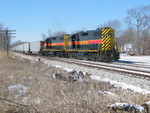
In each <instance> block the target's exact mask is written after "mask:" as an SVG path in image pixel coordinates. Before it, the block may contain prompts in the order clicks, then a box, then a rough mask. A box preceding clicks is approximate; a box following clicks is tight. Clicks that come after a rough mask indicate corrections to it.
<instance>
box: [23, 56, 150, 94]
mask: <svg viewBox="0 0 150 113" xmlns="http://www.w3.org/2000/svg"><path fill="white" fill-rule="evenodd" d="M24 58H28V57H27V56H26V57H24ZM28 59H32V60H33V57H29V58H28ZM37 59H38V58H37V57H36V58H35V60H34V61H37ZM121 60H124V61H132V62H137V63H138V62H143V63H145V64H146V62H147V63H149V64H150V56H140V57H137V56H125V55H121ZM41 61H43V62H44V63H46V64H48V67H49V66H53V67H55V68H61V69H64V70H66V71H68V72H69V71H72V70H76V71H82V72H84V73H88V74H89V75H91V78H93V79H94V80H102V81H107V82H110V83H111V84H113V85H115V86H121V87H122V88H123V89H130V90H133V91H134V92H137V93H140V94H150V81H149V80H145V79H140V78H134V77H130V76H127V75H124V74H120V73H116V72H112V71H106V70H102V69H96V68H89V67H86V66H80V65H76V64H71V63H64V62H60V61H54V60H46V59H41ZM135 86H136V87H135Z"/></svg>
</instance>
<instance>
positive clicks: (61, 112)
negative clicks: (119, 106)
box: [0, 58, 150, 113]
mask: <svg viewBox="0 0 150 113" xmlns="http://www.w3.org/2000/svg"><path fill="white" fill-rule="evenodd" d="M47 67H48V66H47V65H46V64H43V63H42V62H40V61H37V62H34V63H31V62H30V61H29V60H25V59H21V60H17V59H14V58H9V59H6V58H2V59H1V63H0V89H1V90H0V109H1V110H0V112H2V113H12V112H14V113H54V112H56V113H57V112H58V113H70V112H71V113H108V112H109V110H108V109H107V105H108V104H112V103H114V102H116V101H118V102H129V103H131V104H141V103H144V102H145V101H147V100H148V98H150V97H149V96H148V95H145V96H144V98H143V95H139V94H135V93H133V92H132V91H123V90H122V89H121V88H115V87H114V86H113V85H111V84H110V83H108V82H95V81H93V80H91V79H90V78H89V77H86V81H85V82H84V83H79V82H69V81H64V80H60V79H54V78H52V77H51V75H52V74H53V73H55V72H59V73H60V74H61V75H63V76H68V74H67V73H66V72H65V71H64V70H61V69H57V68H54V67H48V68H47ZM16 85H17V86H19V87H18V89H11V90H10V86H13V87H14V86H15V87H16ZM25 88H27V91H26V92H25V91H24V89H25ZM106 91H107V92H108V91H109V92H112V95H111V94H107V93H106Z"/></svg>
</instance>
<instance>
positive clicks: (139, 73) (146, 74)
mask: <svg viewBox="0 0 150 113" xmlns="http://www.w3.org/2000/svg"><path fill="white" fill-rule="evenodd" d="M50 59H51V60H57V61H61V62H66V63H73V64H77V65H83V66H87V67H92V68H98V69H104V70H108V71H114V72H119V73H123V74H126V75H128V76H134V77H140V78H145V79H148V80H150V70H149V71H143V70H138V69H130V68H127V67H126V68H124V67H119V66H115V65H108V64H105V63H101V62H91V61H85V60H76V59H67V58H50Z"/></svg>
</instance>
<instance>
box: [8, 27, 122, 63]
mask: <svg viewBox="0 0 150 113" xmlns="http://www.w3.org/2000/svg"><path fill="white" fill-rule="evenodd" d="M11 50H12V51H15V52H22V53H27V54H40V55H44V56H56V57H65V58H75V59H86V60H93V61H106V62H107V61H108V62H109V61H117V60H119V51H118V47H117V43H116V41H115V30H114V29H112V28H110V27H104V28H98V29H96V30H88V31H81V32H78V33H74V34H65V35H62V36H51V37H48V38H47V39H46V40H45V41H37V42H28V43H23V44H20V45H17V46H15V47H13V48H12V49H11Z"/></svg>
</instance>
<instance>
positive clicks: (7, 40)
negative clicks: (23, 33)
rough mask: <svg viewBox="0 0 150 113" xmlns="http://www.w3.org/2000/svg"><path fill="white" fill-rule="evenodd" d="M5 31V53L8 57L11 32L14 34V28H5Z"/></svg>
mask: <svg viewBox="0 0 150 113" xmlns="http://www.w3.org/2000/svg"><path fill="white" fill-rule="evenodd" d="M5 32H6V53H7V57H9V45H10V38H11V34H16V33H15V32H16V30H7V29H6V30H5Z"/></svg>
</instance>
